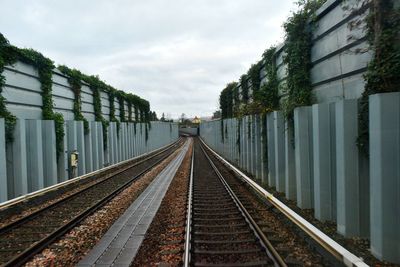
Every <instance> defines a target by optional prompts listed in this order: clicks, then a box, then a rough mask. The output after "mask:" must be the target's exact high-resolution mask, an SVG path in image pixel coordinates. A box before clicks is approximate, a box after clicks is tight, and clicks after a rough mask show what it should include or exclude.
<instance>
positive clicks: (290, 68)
mask: <svg viewBox="0 0 400 267" xmlns="http://www.w3.org/2000/svg"><path fill="white" fill-rule="evenodd" d="M324 2H325V1H324V0H301V1H299V2H298V5H299V11H297V12H294V13H292V15H291V16H290V17H289V19H288V21H287V22H286V23H284V25H283V26H284V29H285V32H286V40H285V46H284V52H285V56H284V57H283V62H284V63H285V64H286V65H287V74H288V75H287V82H286V88H285V89H286V92H287V94H288V96H287V97H286V98H285V99H284V101H283V111H284V114H285V115H286V118H288V119H290V120H292V119H293V110H294V109H295V108H296V107H299V106H308V105H311V104H312V87H311V76H310V71H311V67H312V65H311V45H312V43H311V29H310V24H309V20H310V18H312V16H313V14H314V12H315V11H316V10H317V9H318V8H319V7H320V6H321V5H322V4H323V3H324Z"/></svg>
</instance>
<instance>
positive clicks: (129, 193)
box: [25, 150, 179, 266]
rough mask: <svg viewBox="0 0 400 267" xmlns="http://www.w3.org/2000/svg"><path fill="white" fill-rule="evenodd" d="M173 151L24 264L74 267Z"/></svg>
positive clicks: (162, 166)
mask: <svg viewBox="0 0 400 267" xmlns="http://www.w3.org/2000/svg"><path fill="white" fill-rule="evenodd" d="M178 152H179V150H177V151H175V152H174V153H173V154H172V155H170V156H169V157H168V158H167V159H165V160H164V161H162V162H161V163H160V164H159V165H158V166H157V167H155V168H153V169H152V170H151V171H150V172H148V173H146V174H145V175H143V176H142V177H141V178H140V179H138V180H136V181H135V182H133V183H132V184H131V185H130V186H129V187H128V188H126V189H125V190H123V191H122V192H121V193H120V194H119V195H117V196H116V197H115V198H113V200H111V201H110V202H109V203H108V204H106V205H105V206H104V207H102V208H101V209H99V210H98V211H97V212H95V213H94V214H92V215H91V216H89V217H88V218H86V219H85V220H84V221H83V222H82V223H80V224H79V226H77V227H75V228H74V229H73V230H71V231H70V232H68V233H67V234H66V235H65V236H64V237H63V238H61V239H60V240H58V241H57V242H55V243H53V244H52V245H51V246H50V247H49V248H47V249H45V250H43V251H42V252H41V253H39V254H37V255H36V256H35V257H34V258H33V259H32V260H31V261H29V262H27V263H26V265H25V266H74V264H76V263H77V262H78V261H79V260H80V259H81V258H83V256H84V255H85V254H86V253H88V252H89V251H90V249H91V248H92V247H94V245H96V243H97V242H98V240H100V238H101V237H102V236H103V235H104V233H106V231H107V230H108V228H109V227H110V226H111V225H112V224H113V223H114V221H115V220H117V219H118V217H119V216H120V215H121V214H122V213H123V212H124V211H125V210H126V209H127V208H128V207H129V206H130V204H131V203H132V202H133V201H134V200H135V199H136V198H137V197H138V196H139V195H140V193H141V192H143V190H144V189H145V188H146V187H147V186H148V185H149V184H150V183H151V182H152V181H153V179H154V178H155V177H156V176H157V175H158V174H159V173H160V172H161V171H162V169H164V168H165V166H167V165H168V163H169V162H171V161H172V159H173V158H174V157H175V156H176V155H177V153H178Z"/></svg>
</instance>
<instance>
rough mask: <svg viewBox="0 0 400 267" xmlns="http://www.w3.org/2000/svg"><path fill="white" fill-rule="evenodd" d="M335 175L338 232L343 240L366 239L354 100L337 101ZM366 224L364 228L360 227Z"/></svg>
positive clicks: (356, 114) (367, 222)
mask: <svg viewBox="0 0 400 267" xmlns="http://www.w3.org/2000/svg"><path fill="white" fill-rule="evenodd" d="M335 106H336V174H337V190H336V192H337V198H336V199H337V230H338V232H339V233H341V234H342V235H344V236H346V237H351V236H360V235H362V236H365V235H366V233H362V232H364V231H365V230H364V231H362V229H363V228H364V229H365V228H367V229H368V225H369V217H363V218H361V214H362V212H361V210H362V208H361V205H367V206H368V207H369V201H367V203H363V204H361V195H369V190H368V191H366V192H363V191H364V190H363V189H362V187H361V183H362V182H361V179H365V180H368V179H366V178H367V177H362V176H360V173H359V171H360V166H361V162H360V160H361V159H360V154H359V150H358V148H357V145H356V140H357V137H358V127H357V126H358V102H357V100H356V99H351V100H343V101H340V102H336V104H335ZM365 224H367V225H366V227H365V226H364V227H363V226H362V225H365Z"/></svg>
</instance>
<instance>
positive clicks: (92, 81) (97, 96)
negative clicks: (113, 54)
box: [81, 74, 109, 149]
mask: <svg viewBox="0 0 400 267" xmlns="http://www.w3.org/2000/svg"><path fill="white" fill-rule="evenodd" d="M81 78H82V80H83V81H84V82H86V83H87V84H88V85H89V87H90V89H91V90H92V92H93V109H94V117H95V120H96V121H99V122H101V124H102V129H103V143H104V149H107V147H108V130H107V129H108V125H109V122H108V121H107V120H106V119H105V118H104V117H103V114H102V111H101V93H100V92H101V91H106V90H107V87H108V86H107V85H106V84H105V83H104V82H103V81H101V80H100V78H99V77H98V76H94V75H91V76H88V75H85V74H82V77H81Z"/></svg>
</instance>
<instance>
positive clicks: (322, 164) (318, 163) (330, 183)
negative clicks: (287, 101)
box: [312, 103, 336, 221]
mask: <svg viewBox="0 0 400 267" xmlns="http://www.w3.org/2000/svg"><path fill="white" fill-rule="evenodd" d="M330 106H331V105H330V104H329V103H323V104H315V105H313V106H312V117H313V149H314V150H313V153H314V208H315V217H316V218H317V219H318V220H320V221H325V220H336V214H335V213H336V168H335V166H336V161H335V153H336V152H335V146H334V145H333V144H334V141H332V140H335V122H334V120H335V117H334V115H333V114H334V112H331V108H330Z"/></svg>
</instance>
